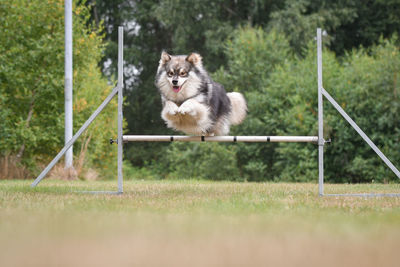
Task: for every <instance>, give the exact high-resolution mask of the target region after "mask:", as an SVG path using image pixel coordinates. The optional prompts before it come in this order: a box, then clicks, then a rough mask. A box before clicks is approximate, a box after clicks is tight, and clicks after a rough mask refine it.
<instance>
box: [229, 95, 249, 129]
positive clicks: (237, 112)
mask: <svg viewBox="0 0 400 267" xmlns="http://www.w3.org/2000/svg"><path fill="white" fill-rule="evenodd" d="M227 95H228V97H229V100H230V101H231V104H232V111H231V114H230V116H229V121H230V122H231V123H232V124H233V125H237V124H240V123H242V122H243V120H244V118H246V114H247V104H246V100H245V99H244V96H243V95H242V94H241V93H235V92H232V93H227Z"/></svg>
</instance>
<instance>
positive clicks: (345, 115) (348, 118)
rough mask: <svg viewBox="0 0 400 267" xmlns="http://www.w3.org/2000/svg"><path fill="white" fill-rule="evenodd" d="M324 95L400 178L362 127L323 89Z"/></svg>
mask: <svg viewBox="0 0 400 267" xmlns="http://www.w3.org/2000/svg"><path fill="white" fill-rule="evenodd" d="M322 94H323V95H324V96H325V97H326V99H328V101H329V102H331V104H332V105H333V106H334V107H335V108H336V110H337V111H338V112H339V113H340V115H342V116H343V118H345V120H346V121H347V122H348V123H349V124H350V125H351V126H352V127H353V128H354V130H356V131H357V133H358V134H359V135H360V136H361V137H362V138H363V139H364V141H365V142H367V144H368V145H369V146H370V147H371V148H372V149H373V150H374V151H375V153H376V154H378V156H379V157H380V158H381V159H382V160H383V162H385V164H386V165H387V166H388V167H389V168H390V169H391V170H392V172H393V173H394V174H396V176H397V177H398V178H400V172H399V170H398V169H397V168H396V167H395V166H394V165H393V164H392V163H391V162H390V160H389V159H388V158H387V157H386V156H385V155H384V154H383V153H382V151H380V150H379V148H378V147H377V146H376V145H375V144H374V143H373V142H372V141H371V139H369V137H368V136H367V135H366V134H365V133H364V132H363V130H361V128H360V127H358V125H357V124H356V123H355V122H354V121H353V120H352V119H351V118H350V116H349V115H347V113H346V112H345V111H344V110H343V108H342V107H341V106H340V105H339V104H338V103H337V102H336V101H335V99H333V97H331V95H330V94H329V93H328V92H327V91H326V90H325V89H324V88H322Z"/></svg>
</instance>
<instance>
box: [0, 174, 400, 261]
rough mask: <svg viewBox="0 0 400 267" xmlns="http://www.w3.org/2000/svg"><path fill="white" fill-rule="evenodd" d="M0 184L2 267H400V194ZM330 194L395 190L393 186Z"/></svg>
mask: <svg viewBox="0 0 400 267" xmlns="http://www.w3.org/2000/svg"><path fill="white" fill-rule="evenodd" d="M31 182H32V181H4V180H2V181H0V266H232V265H236V266H260V265H262V266H317V265H318V266H321V265H323V266H398V262H399V259H398V254H397V253H398V252H397V251H398V247H399V245H400V198H359V197H347V198H334V197H330V198H327V197H324V198H321V197H318V194H317V192H318V185H317V184H287V183H233V182H207V181H128V182H125V183H124V191H125V192H124V194H123V195H91V194H81V193H77V192H76V191H84V190H116V182H115V181H113V182H101V181H95V182H83V181H54V180H44V181H43V182H42V183H40V184H39V186H38V187H37V188H35V189H31V188H30V183H31ZM326 191H327V192H335V193H336V192H338V193H339V192H341V193H343V192H347V193H350V192H351V193H355V192H391V193H393V192H400V185H399V184H390V185H327V186H326Z"/></svg>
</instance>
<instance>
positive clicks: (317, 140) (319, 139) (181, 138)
mask: <svg viewBox="0 0 400 267" xmlns="http://www.w3.org/2000/svg"><path fill="white" fill-rule="evenodd" d="M317 58H318V64H317V65H318V136H185V135H123V131H122V122H123V113H122V106H123V27H118V83H117V86H116V87H115V88H114V89H113V90H112V92H111V93H110V94H109V95H108V96H107V98H106V99H105V100H104V101H103V103H102V104H101V105H100V106H99V107H98V108H97V109H96V111H95V112H94V113H93V114H92V115H91V116H90V117H89V119H88V120H87V121H86V122H85V123H84V124H83V125H82V127H81V128H80V129H79V130H78V131H77V133H76V134H75V135H74V136H73V137H72V139H71V140H70V141H69V142H68V143H67V144H66V145H65V146H64V147H63V148H62V150H61V151H60V152H59V153H58V154H57V156H56V157H55V158H54V159H53V160H52V161H51V162H50V163H49V165H48V166H47V167H46V168H45V169H44V170H43V171H42V172H41V173H40V175H39V176H38V177H37V178H36V179H35V181H34V182H33V183H32V185H31V186H32V187H35V186H37V185H38V184H39V183H40V181H41V180H42V179H43V178H44V177H45V176H46V174H47V173H48V172H49V171H50V170H51V169H52V168H53V167H54V165H55V164H56V163H57V162H58V161H59V160H60V158H61V157H62V156H63V155H64V154H65V152H66V151H67V150H68V149H69V148H70V147H71V146H72V145H73V143H74V142H75V141H76V140H77V139H78V138H79V136H80V135H81V134H82V133H83V132H84V131H85V130H86V129H87V128H88V127H89V125H90V124H91V123H92V122H93V121H94V119H95V118H96V117H97V116H98V115H99V114H100V112H101V111H102V110H103V109H104V108H105V107H106V106H107V104H108V103H109V102H110V101H111V100H112V98H113V97H114V96H115V95H117V94H118V137H117V139H116V140H112V139H111V140H110V143H114V142H115V143H117V144H118V191H89V192H86V193H94V194H122V193H123V173H122V161H123V143H125V142H175V141H178V142H264V143H265V142H304V143H314V144H317V145H318V186H319V190H318V191H319V195H320V196H360V197H381V196H388V197H400V193H392V194H391V193H388V194H369V193H366V194H325V193H324V162H323V156H324V145H325V143H327V142H329V141H327V140H325V139H324V138H323V102H322V101H323V96H325V97H326V98H327V100H328V101H329V102H330V103H331V104H332V105H333V106H334V107H335V109H336V110H337V111H338V112H339V113H340V114H341V115H342V116H343V118H344V119H346V121H347V122H349V124H350V125H351V126H352V127H353V128H354V129H355V130H356V131H357V133H358V134H359V135H360V136H361V137H362V138H363V139H364V141H365V142H367V144H368V145H369V146H370V147H371V148H372V149H373V150H374V151H375V153H376V154H377V155H378V156H379V157H380V158H381V159H382V160H383V162H384V163H385V164H386V165H387V166H388V167H389V168H390V169H391V170H392V171H393V173H394V174H395V175H396V176H397V177H398V178H400V172H399V170H398V169H397V168H396V167H395V166H394V165H393V164H392V163H391V162H390V160H389V159H388V158H387V157H386V156H385V155H384V154H383V153H382V152H381V151H380V150H379V148H378V147H377V146H376V145H375V144H374V143H373V142H372V141H371V139H369V138H368V136H367V135H366V134H365V133H364V132H363V131H362V130H361V129H360V127H358V125H357V124H356V123H355V122H354V121H353V120H352V119H351V118H350V117H349V116H348V115H347V113H346V112H345V111H344V110H343V109H342V108H341V107H340V105H338V104H337V102H336V101H335V100H334V99H333V98H332V97H331V96H330V95H329V93H328V92H327V91H326V90H325V89H324V88H323V84H322V33H321V29H320V28H318V29H317Z"/></svg>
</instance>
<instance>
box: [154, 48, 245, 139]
mask: <svg viewBox="0 0 400 267" xmlns="http://www.w3.org/2000/svg"><path fill="white" fill-rule="evenodd" d="M156 86H157V87H158V89H159V91H160V94H161V100H162V104H163V110H162V112H161V117H162V118H163V119H164V121H165V122H166V124H167V126H168V127H170V128H172V129H175V130H178V131H182V132H184V133H186V134H193V135H226V134H228V133H229V128H230V125H231V124H233V125H236V124H239V123H241V122H242V121H243V120H244V118H245V117H246V112H247V105H246V101H245V99H244V97H243V95H242V94H240V93H226V92H225V89H224V87H223V86H222V85H221V84H219V83H216V82H214V81H213V80H212V79H211V78H210V76H209V75H208V73H207V72H206V70H205V69H204V68H203V64H202V58H201V56H200V55H199V54H196V53H192V54H190V55H189V56H183V55H179V56H172V55H169V54H167V53H166V52H163V53H162V54H161V59H160V63H159V66H158V70H157V75H156Z"/></svg>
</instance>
